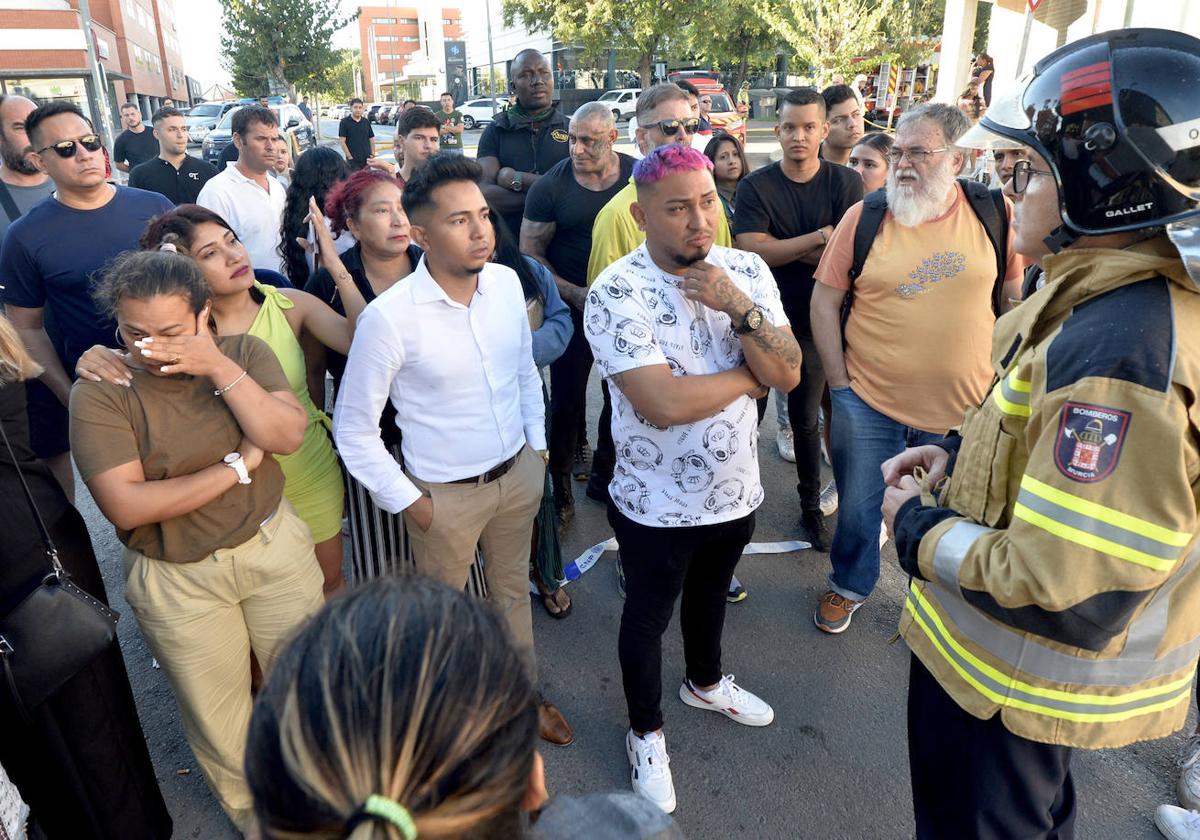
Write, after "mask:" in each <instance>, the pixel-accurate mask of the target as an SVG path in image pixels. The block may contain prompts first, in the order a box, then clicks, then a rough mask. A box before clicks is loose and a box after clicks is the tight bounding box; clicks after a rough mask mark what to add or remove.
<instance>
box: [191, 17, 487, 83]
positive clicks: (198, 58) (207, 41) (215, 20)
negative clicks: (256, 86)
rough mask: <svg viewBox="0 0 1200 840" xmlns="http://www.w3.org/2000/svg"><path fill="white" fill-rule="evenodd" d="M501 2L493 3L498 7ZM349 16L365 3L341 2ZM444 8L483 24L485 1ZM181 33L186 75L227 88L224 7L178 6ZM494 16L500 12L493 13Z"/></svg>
mask: <svg viewBox="0 0 1200 840" xmlns="http://www.w3.org/2000/svg"><path fill="white" fill-rule="evenodd" d="M500 2H501V0H492V5H493V6H495V7H497V8H498V7H499V5H500ZM393 3H395V5H404V4H405V3H404V0H393ZM341 4H342V9H343V11H344V12H345V13H346V14H348V15H349V14H353V13H354V12H355V11H356V10H357V9H358V7H359V6H360V5H364V1H363V0H341ZM366 4H367V5H379V6H386V5H389V3H388V2H387V0H368V3H366ZM444 5H445V6H449V7H455V6H457V7H458V8H459V9H460V10H462V13H463V20H464V21H469V20H483V19H484V18H485V17H486V15H485V13H484V0H457V2H456V0H444ZM175 14H176V15H177V17H178V20H179V30H180V31H181V32H184V33H187V34H186V35H185V36H184V37H181V38H180V39H179V41H180V44H181V46H182V48H183V68H184V72H185V73H187V74H188V75H189V76H191V77H192V78H195V79H199V80H200V82H201V84H202V85H203V87H204V88H208V87H211V86H212V85H213V84H215V83H217V82H220V83H222V84H228V82H229V73H228V72H227V71H226V70H225V69H224V68H223V67H222V66H221V33H222V27H221V4H220V3H219V2H217V0H181V1H180V2H177V3H176V4H175ZM493 14H497V11H496V10H495V9H493ZM358 45H359V44H358V24H357V22H356V23H352V24H350V25H349V26H347V27H346V28H345V29H343V30H342V31H341V32H339V33H338V34H337V36H336V37H335V38H334V46H336V47H357V46H358Z"/></svg>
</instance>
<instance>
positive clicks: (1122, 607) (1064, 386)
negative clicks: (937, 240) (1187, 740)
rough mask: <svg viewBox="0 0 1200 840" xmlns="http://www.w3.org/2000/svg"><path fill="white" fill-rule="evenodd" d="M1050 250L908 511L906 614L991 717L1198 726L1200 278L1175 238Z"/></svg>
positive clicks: (1062, 727)
mask: <svg viewBox="0 0 1200 840" xmlns="http://www.w3.org/2000/svg"><path fill="white" fill-rule="evenodd" d="M1045 269H1046V278H1047V281H1046V284H1045V285H1044V287H1043V288H1042V289H1040V290H1038V291H1037V292H1036V293H1034V294H1033V295H1032V297H1030V298H1029V299H1028V300H1026V301H1025V302H1024V303H1022V304H1021V305H1020V306H1018V307H1017V308H1016V309H1014V310H1013V311H1012V312H1010V313H1008V314H1007V315H1005V316H1004V317H1002V318H1001V319H1000V320H999V321H998V322H997V324H996V329H995V334H994V338H993V344H992V347H993V353H992V358H993V364H994V368H995V374H996V381H995V384H994V386H993V388H992V390H991V392H990V394H989V396H988V397H987V398H985V400H984V401H983V403H982V404H981V405H980V406H979V407H978V408H973V409H970V410H968V412H967V413H966V416H965V418H964V420H963V423H962V426H961V427H960V436H959V437H958V438H950V439H948V441H947V444H946V448H947V449H950V450H952V451H953V454H952V458H951V467H952V473H951V476H950V478H949V480H948V482H947V483H946V484H945V485H943V488H942V490H941V493H940V496H939V501H938V502H937V506H936V507H933V506H928V505H926V504H924V503H922V501H921V500H920V499H910V500H909V501H908V502H907V503H906V504H905V505H904V506H903V507H902V508H901V509H900V511H899V512H898V514H897V517H896V526H895V530H896V538H897V539H896V544H897V550H898V552H899V554H900V561H901V565H903V566H904V567H905V569H906V571H908V572H909V574H911V575H912V580H911V581H910V585H909V589H908V592H907V599H906V603H905V605H904V612H903V615H902V618H901V624H900V632H901V635H902V636H903V637H904V639H905V641H906V642H907V643H908V645H909V647H910V648H911V649H912V651H913V653H914V654H915V655H916V656H917V657H918V658H919V659H920V660H921V662H922V663H923V664H924V665H925V667H926V668H928V669H929V671H930V672H932V673H933V675H934V676H935V677H936V678H937V680H938V682H939V683H940V684H941V686H942V687H943V688H944V689H945V690H946V692H947V693H948V694H949V695H950V696H951V697H953V698H954V700H955V701H956V702H957V703H958V704H959V706H960V707H962V708H963V709H964V710H966V711H967V712H969V713H970V714H972V715H974V716H975V717H978V718H984V719H986V718H990V717H991V716H992V715H994V714H996V713H997V712H999V713H1000V715H1001V719H1002V720H1003V722H1004V725H1005V727H1006V728H1007V729H1008V730H1009V731H1010V732H1012V733H1014V734H1016V735H1019V736H1021V737H1024V738H1028V739H1031V740H1033V741H1039V742H1042V743H1047V744H1058V745H1064V746H1075V747H1089V748H1099V747H1119V746H1122V745H1124V744H1129V743H1131V742H1134V741H1141V740H1146V739H1151V738H1161V737H1163V736H1165V735H1168V734H1170V733H1172V732H1174V731H1176V730H1178V729H1179V728H1180V727H1182V726H1183V725H1184V719H1185V718H1186V716H1187V712H1188V707H1189V701H1190V696H1191V686H1192V679H1193V676H1194V675H1195V672H1196V659H1197V653H1198V652H1200V568H1198V561H1200V552H1198V551H1197V549H1196V546H1197V536H1198V535H1200V533H1198V531H1200V526H1198V524H1197V509H1198V503H1197V499H1198V496H1197V492H1198V480H1200V293H1198V292H1200V290H1198V289H1197V288H1196V287H1195V286H1194V285H1193V283H1192V281H1191V280H1190V279H1189V278H1188V276H1187V274H1186V273H1185V271H1184V268H1183V264H1182V263H1181V261H1180V259H1179V257H1178V255H1177V253H1176V252H1175V251H1174V249H1173V248H1172V247H1171V245H1170V244H1169V242H1168V241H1167V240H1166V239H1165V237H1164V238H1160V239H1155V240H1151V241H1146V242H1142V243H1139V244H1137V245H1134V246H1132V247H1130V248H1127V249H1124V250H1099V249H1092V250H1079V251H1066V252H1063V253H1061V254H1057V255H1053V256H1050V257H1047V258H1046V260H1045ZM955 450H956V451H955ZM925 498H926V501H930V500H931V498H930V497H929V496H928V495H926V497H925Z"/></svg>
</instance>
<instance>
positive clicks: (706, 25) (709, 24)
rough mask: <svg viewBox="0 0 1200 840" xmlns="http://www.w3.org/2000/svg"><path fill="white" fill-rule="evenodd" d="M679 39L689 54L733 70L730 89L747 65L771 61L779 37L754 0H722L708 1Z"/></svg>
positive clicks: (766, 63) (735, 85)
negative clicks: (712, 2)
mask: <svg viewBox="0 0 1200 840" xmlns="http://www.w3.org/2000/svg"><path fill="white" fill-rule="evenodd" d="M681 40H682V45H683V47H684V48H685V49H686V50H687V51H688V52H689V53H691V55H692V56H694V57H695V58H697V59H699V60H701V61H702V62H707V63H711V64H712V66H713V69H716V70H724V71H728V70H732V71H733V83H732V91H736V90H737V88H738V86H739V85H740V84H741V83H742V80H743V79H744V78H746V72H747V69H748V68H749V67H752V66H753V67H762V66H764V65H770V64H771V63H772V62H774V60H775V54H776V53H777V52H778V47H779V37H778V36H777V35H776V34H775V33H774V32H773V31H772V30H771V27H770V26H769V25H768V24H767V22H766V21H765V20H764V19H763V16H762V14H761V13H760V12H759V10H758V8H757V7H756V5H755V2H754V0H725V2H719V3H715V4H713V5H711V6H710V7H709V9H708V10H707V11H706V12H705V13H704V15H703V16H702V17H701V18H700V19H698V20H696V21H694V22H693V23H692V25H691V26H689V27H687V29H686V30H685V33H684V35H683V37H682V39H681ZM732 91H731V92H732Z"/></svg>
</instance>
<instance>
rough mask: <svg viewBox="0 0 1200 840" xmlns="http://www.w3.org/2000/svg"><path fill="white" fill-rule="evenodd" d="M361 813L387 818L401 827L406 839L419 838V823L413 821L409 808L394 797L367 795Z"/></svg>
mask: <svg viewBox="0 0 1200 840" xmlns="http://www.w3.org/2000/svg"><path fill="white" fill-rule="evenodd" d="M361 813H363V814H367V815H369V816H372V817H376V818H377V819H381V820H387V821H388V822H390V823H391V824H392V825H394V826H396V828H398V829H400V833H401V834H403V835H404V840H417V824H416V823H414V822H413V818H412V814H410V813H408V809H407V808H405V807H404V806H403V805H401V804H400V803H399V802H397V801H396V800H394V799H388V798H387V797H386V796H380V795H379V794H371V795H370V796H368V797H367V802H366V804H365V805H363V806H362V811H361Z"/></svg>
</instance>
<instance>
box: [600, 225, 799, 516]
mask: <svg viewBox="0 0 1200 840" xmlns="http://www.w3.org/2000/svg"><path fill="white" fill-rule="evenodd" d="M708 262H710V263H712V264H713V265H716V266H719V267H720V268H722V269H724V270H725V273H726V274H728V275H729V278H730V279H731V280H732V281H733V282H734V283H735V284H737V286H738V288H740V289H741V290H742V291H744V292H745V293H746V294H747V295H749V296H750V298H751V299H752V300H753V301H754V302H755V303H756V304H758V305H759V306H760V307H762V309H763V311H764V312H765V313H766V319H767V320H768V321H770V322H771V323H772V324H775V325H777V326H784V325H786V324H787V323H788V320H787V316H785V315H784V314H783V307H782V305H781V304H780V302H779V289H778V287H776V285H775V278H774V277H772V276H771V269H769V268H768V267H767V264H766V263H765V262H764V261H763V259H762V257H760V256H758V255H757V254H752V253H750V252H748V251H739V250H737V249H734V248H723V247H721V246H719V245H714V246H713V247H712V250H711V251H710V252H709V254H708ZM682 280H683V278H681V277H676V276H674V275H672V274H668V273H667V272H665V271H663V270H662V269H660V268H659V267H658V266H656V265H655V264H654V262H653V261H652V260H651V259H650V255H649V253H648V252H647V251H646V246H645V244H642V245H641V246H640V247H639V248H638V249H637V250H636V251H634V252H633V253H631V254H629V255H627V256H625V257H622V258H621V259H619V260H617V261H616V262H615V263H613V264H612V265H610V266H609V267H608V268H607V269H605V271H604V273H603V274H601V275H600V276H599V277H598V278H596V282H595V283H594V284H593V285H592V288H591V291H589V292H588V297H587V305H586V307H585V309H584V316H583V323H584V331H585V333H586V334H587V339H588V343H589V344H591V346H592V353H593V354H594V355H595V357H596V364H597V365H599V368H600V373H601V375H602V376H606V377H609V376H613V375H614V374H618V373H624V372H625V371H628V370H633V369H634V368H639V367H645V366H648V365H667V366H669V367H670V369H671V373H672V374H674V375H675V376H699V375H703V374H710V373H720V372H721V371H725V370H730V369H732V368H735V367H737V366H739V365H743V364H745V362H746V359H745V356H744V355H743V354H742V342H741V339H740V338H739V337H738V336H737V335H736V334H735V333H734V331H733V330H734V327H735V326H737V325H736V324H734V323H732V322H731V321H730V318H729V316H728V315H726V314H725V313H723V312H717V311H715V310H712V309H709V308H708V307H706V306H704V305H702V304H700V303H697V302H696V301H691V300H688V299H687V298H686V297H684V295H683V292H682V291H681V289H680V286H681V284H682ZM609 387H610V389H611V392H612V401H613V415H612V433H613V441H614V442H615V443H616V447H617V466H616V471H615V473H614V475H613V480H612V483H611V484H610V485H609V487H608V490H609V493H610V494H611V495H612V498H613V501H614V502H615V503H616V504H617V507H618V508H619V509H620V511H621V512H622V513H623V514H624V515H625V516H627V517H629V518H630V519H632V520H633V521H634V522H638V523H640V524H642V525H649V526H651V527H686V526H694V525H712V524H715V523H717V522H728V521H730V520H733V519H740V518H742V517H744V516H748V515H749V514H750V513H751V512H752V511H753V510H754V509H755V508H757V507H758V506H759V504H761V503H762V499H763V489H762V484H761V483H760V482H759V477H758V412H757V409H756V406H755V404H754V400H752V399H750V397H749V396H743V397H740V398H738V399H736V400H734V401H733V402H732V403H731V404H730V405H728V406H726V407H725V408H724V409H722V410H721V411H719V412H717V413H716V414H714V415H713V416H712V417H708V418H706V419H704V420H700V421H698V422H696V423H690V424H687V425H683V426H671V427H670V428H666V429H664V428H660V427H658V426H655V425H653V424H651V423H650V422H648V421H647V420H646V419H645V418H643V417H642V416H641V415H640V414H638V412H637V411H636V410H635V409H634V407H633V405H632V404H631V403H630V402H629V400H628V399H627V398H626V397H625V395H624V394H623V393H621V389H620V388H618V387H617V386H616V385H615V384H613V383H612V382H610V383H609Z"/></svg>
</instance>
